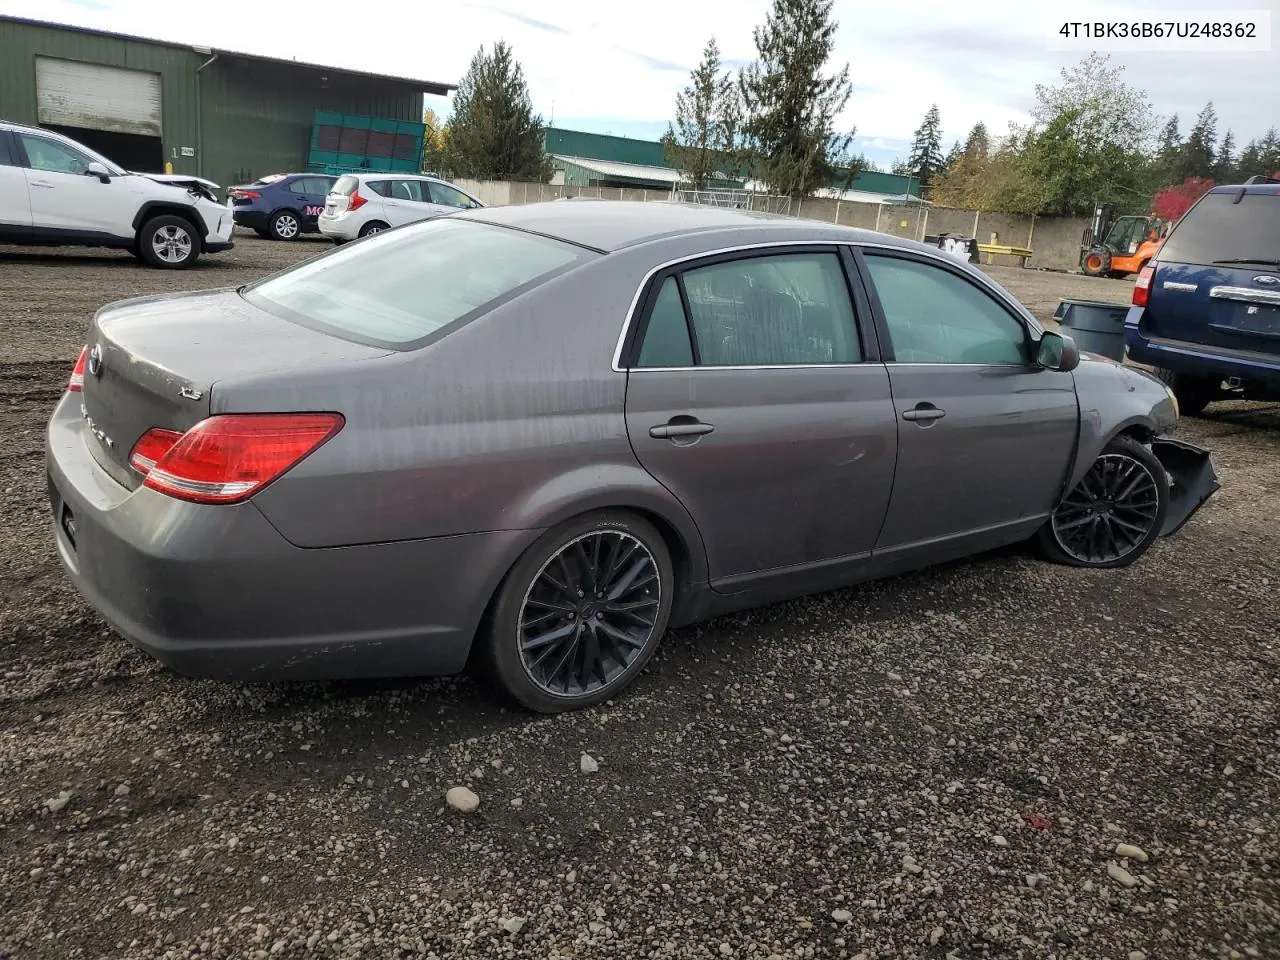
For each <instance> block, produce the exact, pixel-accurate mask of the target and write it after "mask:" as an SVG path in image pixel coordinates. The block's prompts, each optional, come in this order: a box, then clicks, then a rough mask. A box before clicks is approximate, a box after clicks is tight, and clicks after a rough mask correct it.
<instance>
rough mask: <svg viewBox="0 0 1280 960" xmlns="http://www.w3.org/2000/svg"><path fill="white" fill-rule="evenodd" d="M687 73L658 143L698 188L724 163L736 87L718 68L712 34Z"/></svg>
mask: <svg viewBox="0 0 1280 960" xmlns="http://www.w3.org/2000/svg"><path fill="white" fill-rule="evenodd" d="M689 77H690V80H691V81H692V82H691V83H690V84H689V86H687V87H685V88H684V90H682V91H681V92H680V93H678V94H676V119H675V123H674V124H668V125H667V132H666V134H665V135H664V136H663V138H662V147H663V152H664V154H665V155H666V158H667V162H668V163H670V164H671V165H672V166H673V167H675V168H676V169H677V170H679V171H680V173H681V175H682V176H683V177H684V180H685V182H686V183H689V184H691V185H692V186H693V187H694V188H695V189H699V190H700V189H702V188H704V187H705V186H706V185H707V183H708V181H710V180H711V179H712V178H713V177H714V176H715V174H716V172H717V170H719V169H721V168H722V167H723V166H724V165H725V162H726V160H727V159H728V158H729V154H730V152H731V151H732V149H733V147H734V145H735V142H736V139H737V128H738V122H739V108H738V91H737V89H736V88H735V87H734V84H733V80H732V79H731V78H730V77H729V75H728V74H721V72H720V49H719V47H717V46H716V40H715V37H712V38H711V39H710V40H709V41H707V46H706V48H705V49H704V50H703V53H702V62H701V63H700V64H699V65H698V67H697V69H695V70H693V71H692V72H691V73H690V74H689Z"/></svg>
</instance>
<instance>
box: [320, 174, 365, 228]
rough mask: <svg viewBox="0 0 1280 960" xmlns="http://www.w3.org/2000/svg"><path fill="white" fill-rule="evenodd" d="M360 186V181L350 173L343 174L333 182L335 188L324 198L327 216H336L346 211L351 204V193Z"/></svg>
mask: <svg viewBox="0 0 1280 960" xmlns="http://www.w3.org/2000/svg"><path fill="white" fill-rule="evenodd" d="M359 187H360V181H359V180H357V179H356V178H355V177H353V176H351V175H350V174H343V175H342V176H341V177H339V178H338V179H337V180H336V181H335V182H334V184H333V189H332V190H330V191H329V193H328V194H327V195H326V196H325V198H324V212H325V214H326V215H327V216H330V217H336V216H338V215H340V214H343V213H346V212H347V209H348V208H349V207H350V206H351V195H352V194H353V193H355V192H356V190H357V189H359Z"/></svg>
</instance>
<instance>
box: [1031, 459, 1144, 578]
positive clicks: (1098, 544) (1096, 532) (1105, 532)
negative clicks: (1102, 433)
mask: <svg viewBox="0 0 1280 960" xmlns="http://www.w3.org/2000/svg"><path fill="white" fill-rule="evenodd" d="M1168 511H1169V475H1168V474H1167V473H1165V469H1164V467H1163V466H1162V465H1161V463H1160V461H1159V460H1158V459H1156V455H1155V454H1154V453H1152V452H1151V450H1150V449H1149V448H1148V447H1146V446H1145V445H1144V444H1141V443H1139V442H1138V441H1137V440H1134V439H1133V438H1131V437H1116V439H1114V440H1112V441H1111V442H1110V443H1109V444H1107V446H1106V447H1105V448H1104V449H1103V451H1102V454H1101V456H1099V457H1098V459H1097V460H1095V461H1094V462H1093V465H1092V466H1091V467H1090V468H1089V471H1088V472H1087V473H1086V474H1085V475H1084V477H1083V478H1081V480H1080V482H1079V483H1077V484H1076V486H1075V489H1073V490H1071V492H1069V493H1068V494H1067V495H1066V497H1064V498H1063V500H1062V502H1061V503H1060V504H1058V506H1057V508H1056V509H1055V510H1054V511H1053V514H1052V515H1051V516H1050V517H1049V520H1048V522H1047V523H1045V525H1044V526H1043V527H1042V528H1041V529H1040V533H1039V540H1040V545H1041V547H1042V548H1043V549H1044V551H1045V553H1046V554H1047V555H1048V556H1049V559H1051V560H1054V561H1056V562H1058V563H1065V564H1069V565H1071V566H1076V567H1095V568H1110V567H1127V566H1128V565H1129V564H1131V563H1133V562H1134V561H1135V560H1137V559H1138V558H1139V557H1140V556H1142V555H1143V554H1144V553H1146V552H1147V550H1148V549H1150V547H1151V544H1152V543H1154V542H1155V540H1156V538H1157V537H1159V536H1160V530H1161V528H1162V527H1163V526H1164V518H1165V514H1166V513H1168Z"/></svg>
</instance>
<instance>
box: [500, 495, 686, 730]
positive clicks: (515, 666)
mask: <svg viewBox="0 0 1280 960" xmlns="http://www.w3.org/2000/svg"><path fill="white" fill-rule="evenodd" d="M674 584H675V575H674V572H673V567H672V563H671V554H670V552H669V551H668V549H667V546H666V543H665V542H664V541H663V539H662V535H661V534H659V533H658V531H657V530H656V529H654V527H653V525H652V524H650V523H648V522H646V521H645V520H643V519H642V518H640V517H637V516H635V515H633V514H631V513H628V512H625V511H621V510H603V511H600V512H597V513H591V514H587V515H585V516H582V517H578V518H577V519H574V520H570V521H567V522H565V523H563V524H561V525H560V526H558V527H555V528H554V529H552V530H549V531H548V532H547V533H546V534H544V535H543V536H542V537H541V538H539V539H538V540H537V541H536V542H535V543H534V544H533V545H532V546H531V547H530V548H529V549H528V550H527V551H525V553H524V555H523V556H522V557H521V558H520V559H519V560H518V561H517V562H516V564H515V566H514V567H512V568H511V571H510V572H509V573H508V574H507V576H506V578H505V579H504V580H503V582H502V586H501V587H499V589H498V595H497V598H496V600H495V602H494V605H493V615H492V617H490V618H489V622H488V631H487V633H488V635H487V637H485V638H484V640H485V644H486V653H487V659H488V661H489V667H490V669H491V671H492V673H493V675H494V677H495V679H496V680H497V681H498V683H499V684H500V685H501V686H502V687H503V689H505V690H506V692H507V693H508V694H509V695H510V696H511V697H512V698H513V699H514V700H516V701H517V702H518V703H520V704H521V705H523V706H524V707H526V708H528V709H529V710H533V711H536V712H538V713H562V712H564V711H567V710H578V709H581V708H583V707H590V706H594V705H595V704H598V703H601V702H603V701H605V700H608V699H609V698H611V697H614V696H617V695H618V694H619V693H620V692H622V691H623V690H625V689H626V688H627V687H628V686H630V685H631V683H632V682H633V681H634V680H635V678H636V677H637V676H638V675H639V674H640V671H642V670H643V669H644V667H645V664H646V663H648V662H649V658H650V657H652V656H653V653H654V651H655V650H657V648H658V644H659V642H660V641H661V639H662V635H663V633H665V632H666V629H667V621H668V619H669V618H670V616H671V602H672V594H673V588H674Z"/></svg>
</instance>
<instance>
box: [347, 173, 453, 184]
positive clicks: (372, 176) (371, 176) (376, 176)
mask: <svg viewBox="0 0 1280 960" xmlns="http://www.w3.org/2000/svg"><path fill="white" fill-rule="evenodd" d="M341 176H347V177H355V178H356V179H357V180H431V181H433V182H435V183H448V182H449V181H447V180H441V179H440V178H439V177H428V176H426V175H425V174H421V173H387V172H386V171H385V170H381V171H379V172H377V173H355V172H352V173H347V174H341Z"/></svg>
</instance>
